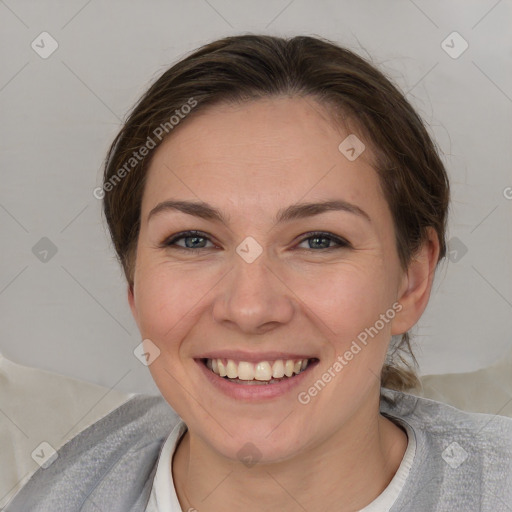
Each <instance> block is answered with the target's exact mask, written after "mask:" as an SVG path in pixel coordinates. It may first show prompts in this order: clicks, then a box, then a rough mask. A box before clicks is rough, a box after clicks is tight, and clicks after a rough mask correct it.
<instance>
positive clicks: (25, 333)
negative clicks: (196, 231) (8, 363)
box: [0, 0, 512, 393]
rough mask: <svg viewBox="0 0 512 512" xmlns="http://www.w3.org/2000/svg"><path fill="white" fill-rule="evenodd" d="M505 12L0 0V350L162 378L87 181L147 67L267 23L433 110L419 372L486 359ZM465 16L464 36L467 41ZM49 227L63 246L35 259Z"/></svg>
mask: <svg viewBox="0 0 512 512" xmlns="http://www.w3.org/2000/svg"><path fill="white" fill-rule="evenodd" d="M511 21H512V2H511V1H510V0H501V1H496V0H489V1H487V0H486V1H484V0H481V1H467V0H464V1H462V0H461V1H435V2H433V1H420V0H415V1H414V2H413V1H406V0H403V1H402V0H397V1H380V0H375V1H370V0H365V1H361V0H357V1H355V0H354V1H333V0H331V1H326V0H323V1H318V0H316V1H314V2H313V1H301V0H292V1H290V0H283V1H277V0H274V1H268V0H267V1H258V2H254V1H251V2H249V1H236V2H235V1H227V0H208V1H206V0H197V1H188V2H185V1H176V0H173V1H169V0H167V1H156V0H152V1H133V2H128V1H124V2H123V1H120V0H117V1H108V2H106V1H103V2H102V1H100V0H90V1H86V0H79V1H68V2H57V1H54V0H52V1H50V0H43V1H41V0H38V1H37V2H36V1H33V2H32V1H28V0H27V1H22V0H18V1H15V0H5V1H0V30H1V37H0V55H1V63H2V65H1V66H0V109H1V110H0V111H1V121H2V122H1V123H0V155H1V165H0V169H1V171H0V172H1V182H0V183H1V185H0V236H1V246H0V247H1V260H0V261H1V267H0V315H1V318H0V320H1V321H0V340H1V342H0V343H1V345H0V351H1V352H2V353H3V354H4V355H5V356H6V357H8V358H9V359H12V360H13V361H15V362H18V363H21V364H25V365H29V366H35V367H38V368H43V369H46V370H50V371H55V372H58V373H61V374H64V375H68V376H72V377H77V378H80V379H84V380H88V381H90V382H95V383H98V384H101V385H104V386H108V387H115V388H116V389H118V390H121V391H129V392H150V393H156V392H158V391H157V389H156V386H155V385H154V384H153V381H152V379H151V376H150V374H149V371H148V369H147V368H146V367H145V366H143V365H142V364H141V363H140V362H139V360H138V359H137V358H136V357H135V356H134V355H133V350H134V349H135V347H136V346H137V345H138V344H139V343H140V341H141V339H140V337H139V332H138V330H137V326H136V324H135V322H134V320H133V318H132V316H131V312H130V309H129V306H128V303H127V299H126V285H125V282H124V280H123V275H122V272H121V270H120V268H119V267H118V265H117V262H116V260H115V258H114V253H113V249H112V247H111V243H110V241H109V239H108V236H107V232H106V226H105V224H104V221H103V219H102V216H101V209H100V206H101V203H100V201H99V200H97V199H95V198H94V196H93V194H92V191H93V189H94V188H95V187H97V186H98V185H100V184H101V172H102V170H101V165H102V161H103V158H104V155H105V152H106V150H107V148H108V145H109V143H110V142H111V140H112V139H113V137H114V135H115V134H116V132H117V130H118V128H119V126H120V123H121V121H122V119H123V118H124V116H125V114H126V112H127V111H128V110H129V109H130V108H131V106H132V105H133V104H134V102H135V101H136V100H137V98H138V97H139V96H140V95H141V94H142V92H143V91H144V90H145V89H146V88H147V86H148V84H149V83H150V82H152V81H153V80H154V79H156V78H157V76H159V75H160V73H162V72H163V71H164V70H165V69H166V68H168V67H169V66H170V65H171V64H172V63H174V62H175V61H176V60H178V59H179V58H181V57H184V56H185V55H186V54H187V53H188V52H190V51H192V50H193V49H195V48H196V47H198V46H200V45H202V44H205V43H207V42H209V41H210V40H213V39H216V38H219V37H223V36H226V35H231V34H241V33H247V32H253V33H260V32H262V33H269V34H275V35H295V34H309V35H320V36H323V37H326V38H329V39H332V40H335V41H337V42H339V43H341V44H344V45H346V46H347V47H349V48H351V49H354V50H355V51H357V52H358V53H360V54H361V55H363V56H366V57H367V56H368V55H370V56H371V59H372V61H373V63H374V64H376V65H377V66H378V67H379V68H380V69H381V70H383V71H384V72H385V73H386V74H387V75H388V76H389V77H391V78H392V79H393V80H394V81H395V82H396V83H397V84H398V85H399V86H400V87H401V88H402V90H403V91H404V92H406V93H407V98H408V99H409V100H410V101H411V102H412V104H413V105H414V106H415V107H416V108H417V110H418V111H419V113H420V114H421V115H422V116H423V117H424V119H425V120H426V121H427V122H428V124H429V125H430V130H431V133H432V135H433V136H434V137H435V139H436V140H437V141H438V144H439V146H440V148H441V150H442V152H443V153H444V156H443V159H444V161H445V163H446V165H447V168H448V171H449V175H450V178H451V184H452V194H453V199H452V207H451V213H450V222H449V232H448V238H449V240H450V250H451V256H450V258H451V261H448V262H447V263H446V264H444V265H443V266H442V267H441V268H440V271H439V272H438V275H437V276H436V281H435V285H434V290H433V293H432V297H431V301H430V304H429V306H428V309H427V311H426V312H425V314H424V316H423V317H422V319H421V320H420V322H419V324H418V326H417V328H416V329H415V330H414V331H413V332H415V333H416V338H415V345H414V346H415V353H416V356H417V358H418V360H419V362H420V365H421V373H422V374H429V373H446V372H463V371H471V370H475V369H478V368H481V367H484V366H487V365H489V364H492V363H493V362H494V361H496V360H497V359H498V358H499V357H501V356H503V354H505V353H507V352H508V351H509V350H510V347H511V345H512V344H511V341H512V339H511V331H512V314H511V313H512V264H511V261H512V258H511V255H512V222H511V220H512V217H511V210H512V200H511V199H510V198H511V197H512V174H511V172H510V162H511V161H512V159H511V156H512V155H511V152H512V149H511V148H512V144H511V132H512V129H511V114H512V66H511V56H512V44H511V43H512V36H511V32H510V26H511ZM43 31H46V32H48V33H49V34H51V36H52V37H53V38H54V39H55V40H56V41H57V43H58V49H57V50H56V51H55V52H54V53H53V54H52V55H50V56H49V57H48V58H46V59H43V58H42V57H41V56H40V55H39V54H38V53H36V51H34V49H32V47H31V43H32V42H33V41H35V42H36V43H38V42H39V43H38V44H39V45H40V46H42V43H41V42H40V41H41V38H39V37H38V36H39V35H40V34H41V33H42V32H43ZM454 31H456V32H458V33H459V34H460V36H462V38H464V40H465V41H467V43H468V44H469V47H468V49H467V50H466V51H465V52H464V53H462V54H461V55H459V56H457V58H453V55H454V54H456V53H458V52H459V51H460V50H461V49H462V48H463V46H462V44H463V41H462V40H461V39H458V36H455V39H454V38H453V36H451V38H448V39H447V36H449V35H450V34H451V33H452V32H454ZM445 40H446V42H445V43H444V44H443V41H445ZM45 41H46V42H45V43H44V46H45V48H46V50H48V48H50V46H49V40H48V39H46V40H45ZM447 45H449V46H451V47H453V48H451V50H449V51H451V52H452V56H450V55H449V54H448V53H447V52H446V51H445V49H446V46H447ZM443 47H444V48H445V49H443ZM41 51H42V50H41ZM44 237H46V238H47V239H49V240H50V241H51V243H52V244H54V246H55V247H56V248H57V252H56V254H54V255H52V253H51V252H50V253H48V255H47V256H46V261H41V258H43V259H44V256H43V254H42V253H39V254H37V253H38V248H39V250H40V248H41V247H44V246H45V244H46V245H48V243H49V242H48V241H47V240H43V241H41V242H40V240H41V239H42V238H44ZM36 244H39V245H36ZM34 246H35V247H36V249H33V248H34ZM466 251H467V252H466Z"/></svg>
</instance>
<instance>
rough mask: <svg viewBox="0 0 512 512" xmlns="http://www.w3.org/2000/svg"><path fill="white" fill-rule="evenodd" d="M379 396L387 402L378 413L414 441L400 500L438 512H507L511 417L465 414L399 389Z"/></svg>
mask: <svg viewBox="0 0 512 512" xmlns="http://www.w3.org/2000/svg"><path fill="white" fill-rule="evenodd" d="M383 396H387V397H388V398H389V401H386V400H385V399H384V400H382V401H381V413H383V414H385V415H386V416H389V417H390V419H393V418H394V419H395V420H396V421H397V422H398V423H400V424H402V425H403V426H404V427H406V429H407V431H408V433H412V434H413V435H414V438H415V441H416V453H415V457H414V462H413V465H412V468H411V478H410V481H409V482H408V486H407V490H406V492H405V495H407V496H402V498H403V499H409V500H411V499H413V497H414V501H415V502H416V501H417V500H418V503H420V504H423V503H425V504H427V505H430V504H438V505H436V506H437V507H438V508H435V509H434V510H440V511H441V510H443V511H444V510H455V509H456V510H481V511H482V512H484V511H485V512H487V511H491V510H492V511H493V512H495V511H502V510H503V511H510V510H511V509H510V508H506V504H510V503H512V418H509V417H505V416H499V415H497V414H494V415H493V414H483V413H475V412H466V411H462V410H460V409H457V408H455V407H452V406H450V405H447V404H444V403H442V402H437V401H435V400H431V399H427V398H422V397H417V396H414V395H411V394H408V393H403V392H400V391H392V390H387V389H386V390H383ZM443 506H444V507H445V508H443ZM450 506H451V507H452V508H451V509H450ZM457 507H458V508H457ZM420 508H421V507H420ZM397 510H399V509H397ZM405 510H408V509H407V508H405Z"/></svg>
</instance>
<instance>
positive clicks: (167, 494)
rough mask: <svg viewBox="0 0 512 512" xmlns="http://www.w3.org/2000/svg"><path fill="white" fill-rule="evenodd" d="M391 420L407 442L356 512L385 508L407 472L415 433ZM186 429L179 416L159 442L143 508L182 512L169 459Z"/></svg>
mask: <svg viewBox="0 0 512 512" xmlns="http://www.w3.org/2000/svg"><path fill="white" fill-rule="evenodd" d="M395 421H399V422H400V424H401V425H402V426H403V427H404V428H405V429H406V431H407V437H408V443H407V449H406V451H405V454H404V457H403V459H402V462H401V463H400V466H399V468H398V470H397V472H396V473H395V476H394V477H393V479H392V480H391V482H390V483H389V485H388V486H387V487H386V489H384V491H383V492H382V493H381V494H380V495H379V496H377V498H375V499H374V500H373V501H372V502H371V503H370V504H369V505H367V506H366V507H364V508H363V509H361V510H360V511H359V512H388V511H389V510H390V508H391V507H392V506H393V504H394V503H395V501H396V499H397V497H398V495H399V494H400V491H401V490H402V488H403V487H404V485H405V482H406V480H407V477H408V476H409V471H410V469H411V466H412V463H413V460H414V456H415V454H416V436H415V434H414V431H413V429H412V427H411V426H410V425H409V424H408V423H406V422H405V421H403V420H396V419H395ZM186 430H187V426H186V425H185V423H184V422H183V421H182V420H180V422H179V423H178V424H177V425H176V426H175V427H174V429H173V430H172V432H171V433H170V434H169V437H167V439H166V441H165V443H164V445H163V446H162V450H161V452H160V456H159V458H158V465H157V468H156V473H155V478H154V480H153V487H152V489H151V495H150V497H149V502H148V506H147V507H146V512H183V511H182V509H181V507H180V503H179V501H178V497H177V495H176V489H175V488H174V482H173V478H172V471H171V466H172V464H171V462H172V457H173V455H174V451H175V450H176V446H177V445H178V442H179V440H180V439H181V437H182V436H183V434H184V433H185V432H186Z"/></svg>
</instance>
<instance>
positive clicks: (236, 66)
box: [103, 35, 449, 391]
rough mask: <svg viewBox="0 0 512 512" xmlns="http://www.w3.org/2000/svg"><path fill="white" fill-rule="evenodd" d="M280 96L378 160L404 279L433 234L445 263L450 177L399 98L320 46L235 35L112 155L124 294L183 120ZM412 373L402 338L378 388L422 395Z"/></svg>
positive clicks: (112, 224) (191, 61) (148, 96)
mask: <svg viewBox="0 0 512 512" xmlns="http://www.w3.org/2000/svg"><path fill="white" fill-rule="evenodd" d="M281 95H289V96H293V95H300V96H307V97H312V98H314V99H316V100H318V101H319V103H320V104H322V105H325V106H328V107H330V109H331V110H330V112H332V115H333V119H335V117H336V113H337V112H338V113H339V112H341V113H342V117H343V119H345V120H346V119H348V117H350V118H353V119H354V120H355V122H356V123H357V126H358V127H360V129H361V130H362V132H363V134H364V136H365V141H368V142H369V144H370V145H371V148H372V151H373V154H374V155H375V162H374V167H375V170H376V171H377V173H378V175H379V180H380V184H381V187H382V190H383V193H384V196H385V198H386V201H387V202H388V204H389V207H390V210H391V213H392V216H393V220H394V224H395V232H396V247H397V251H398V255H399V258H400V263H401V265H402V267H403V268H404V269H406V268H407V266H408V264H409V262H410V260H411V257H412V256H413V255H414V253H415V251H416V250H417V249H419V247H420V246H421V244H422V242H423V241H425V240H426V230H427V227H429V226H430V227H432V228H434V229H435V231H436V233H437V235H438V238H439V242H440V254H439V260H438V261H440V260H441V259H442V258H443V257H444V256H445V253H446V241H445V231H446V222H447V214H448V203H449V183H448V177H447V175H446V171H445V168H444V165H443V163H442V161H441V159H440V157H439V155H438V149H437V147H436V145H435V143H434V142H433V141H432V139H431V138H430V136H429V135H428V133H427V130H426V128H425V126H424V124H423V122H422V120H421V118H420V117H419V116H418V114H417V113H416V112H415V110H414V109H413V108H412V106H411V105H410V104H409V102H408V101H407V100H406V98H405V97H404V95H403V94H402V93H401V92H400V91H399V90H398V88H397V87H395V86H394V85H393V84H392V83H391V81H390V80H389V79H388V78H386V77H385V76H384V74H383V73H382V72H380V71H379V70H377V69H376V68H375V67H374V66H373V65H371V64H370V63H368V62H367V61H365V60H364V59H362V58H361V57H359V56H358V55H356V54H355V53H353V52H352V51H349V50H347V49H345V48H342V47H340V46H338V45H337V44H335V43H333V42H331V41H328V40H326V39H322V38H317V37H307V36H297V37H293V38H289V39H285V38H281V37H274V36H269V35H240V36H232V37H226V38H223V39H220V40H218V41H214V42H212V43H210V44H207V45H205V46H203V47H201V48H199V49H198V50H196V51H194V52H193V53H192V54H190V55H189V56H187V57H186V58H184V59H182V60H181V61H179V62H178V63H176V64H175V65H174V66H172V67H171V68H169V69H168V70H167V71H165V72H164V73H163V74H162V75H161V76H160V78H158V80H156V82H155V83H154V84H153V85H152V86H151V87H150V88H149V89H148V90H147V92H146V93H145V94H144V95H143V96H142V98H141V99H140V100H139V102H138V103H137V104H136V105H135V107H134V108H133V110H132V112H131V113H130V115H129V116H128V118H127V120H126V122H125V123H124V126H123V127H122V128H121V130H120V132H119V133H118V135H117V136H116V138H115V139H114V141H113V143H112V145H111V147H110V150H109V152H108V154H107V158H106V162H105V171H104V183H103V191H104V192H103V194H104V195H103V208H104V213H105V217H106V220H107V222H108V227H109V230H110V234H111V237H112V241H113V244H114V247H115V250H116V253H117V257H118V259H119V261H120V263H121V265H122V268H123V270H124V273H125V276H126V279H127V281H128V284H129V285H130V286H133V277H134V269H135V257H136V248H137V240H138V233H139V223H140V213H141V212H140V210H141V202H142V195H143V191H144V183H145V177H146V171H147V169H148V166H149V163H150V161H151V156H152V155H153V154H154V151H155V149H156V148H157V147H158V146H159V144H160V143H161V142H162V141H163V140H164V139H165V137H166V136H168V135H167V134H172V130H173V129H174V127H175V125H176V124H177V123H180V122H181V123H184V122H186V121H187V119H184V120H182V119H183V118H184V117H185V114H187V113H188V112H190V110H192V112H190V113H188V115H187V116H186V117H187V118H188V117H193V116H194V114H195V113H197V112H198V111H200V110H203V109H204V108H205V107H206V106H207V105H214V104H220V103H221V102H237V101H238V102H243V101H247V100H249V99H258V98H265V97H276V96H281ZM186 105H189V106H190V108H189V107H187V108H185V106H186ZM192 107H193V108H192ZM332 107H334V109H333V108H332ZM173 118H174V120H173ZM337 120H338V122H339V121H340V119H337ZM164 132H165V134H164ZM162 135H163V136H162ZM141 148H146V150H143V149H141ZM128 162H129V165H127V163H128ZM400 353H403V354H404V355H405V356H406V358H404V357H402V355H400ZM407 357H411V358H412V364H411V363H410V362H408V361H407ZM413 365H415V366H417V361H416V358H415V357H414V354H413V352H412V350H411V346H410V339H409V334H408V333H404V334H403V335H402V337H401V339H400V341H399V343H392V344H391V346H390V350H389V351H388V357H387V360H386V363H385V365H384V367H383V369H382V373H381V385H382V387H388V388H392V389H399V390H404V391H405V390H408V389H412V388H416V387H418V386H419V380H418V377H417V375H416V373H415V371H414V366H413Z"/></svg>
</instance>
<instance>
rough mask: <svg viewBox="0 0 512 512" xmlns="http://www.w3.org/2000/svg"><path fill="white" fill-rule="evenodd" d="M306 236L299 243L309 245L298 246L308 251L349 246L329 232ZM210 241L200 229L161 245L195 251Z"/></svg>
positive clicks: (179, 235)
mask: <svg viewBox="0 0 512 512" xmlns="http://www.w3.org/2000/svg"><path fill="white" fill-rule="evenodd" d="M307 235H308V236H306V237H305V238H303V239H302V240H301V241H300V243H299V245H300V244H303V243H304V242H307V241H309V247H299V248H301V249H306V250H308V251H318V250H324V251H325V250H332V249H341V248H343V247H350V243H349V242H347V241H346V240H344V239H343V238H340V237H338V236H335V235H333V234H331V233H325V232H321V231H315V232H311V233H307ZM181 240H184V243H185V245H184V246H183V245H178V243H177V242H180V241H181ZM208 242H210V243H211V244H212V245H213V247H215V245H214V244H213V242H212V241H211V240H210V239H209V237H208V236H207V235H206V234H205V233H203V232H201V231H183V232H182V233H178V234H176V235H174V236H173V237H171V238H169V239H168V240H166V241H164V242H163V243H162V245H161V247H169V248H172V249H180V250H184V251H188V252H191V251H197V250H200V249H211V248H212V247H206V244H207V243H208ZM333 242H334V244H335V245H334V246H331V243H333Z"/></svg>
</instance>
